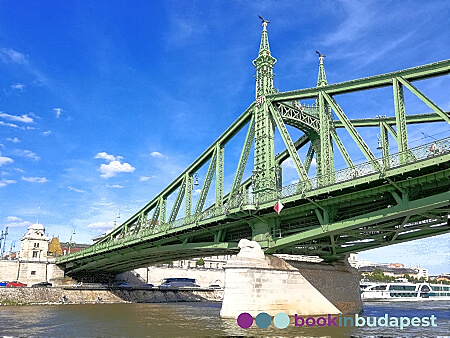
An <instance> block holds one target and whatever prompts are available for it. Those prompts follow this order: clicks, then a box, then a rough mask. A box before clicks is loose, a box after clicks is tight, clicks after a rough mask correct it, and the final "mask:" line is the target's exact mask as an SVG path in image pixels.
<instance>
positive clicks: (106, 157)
mask: <svg viewBox="0 0 450 338" xmlns="http://www.w3.org/2000/svg"><path fill="white" fill-rule="evenodd" d="M94 158H100V159H103V160H107V161H114V160H116V157H115V156H114V155H110V154H107V153H106V152H104V151H103V152H101V153H98V154H97V155H95V157H94Z"/></svg>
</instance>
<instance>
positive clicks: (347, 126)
mask: <svg viewBox="0 0 450 338" xmlns="http://www.w3.org/2000/svg"><path fill="white" fill-rule="evenodd" d="M323 96H324V98H325V100H326V101H327V102H328V104H329V105H330V106H331V108H333V110H334V112H335V113H336V115H337V116H338V118H339V120H340V121H341V122H342V124H344V126H345V129H347V131H348V133H349V134H350V136H351V137H352V139H353V140H354V141H355V142H356V144H357V146H358V148H359V149H360V150H361V152H362V153H363V154H364V156H365V157H366V158H367V160H368V161H369V162H370V163H371V164H372V166H373V167H374V168H375V169H376V170H380V169H381V168H380V164H379V163H378V161H377V159H376V157H375V156H374V155H373V153H372V151H371V150H370V148H369V147H368V146H367V144H366V142H364V140H363V139H362V137H361V136H360V135H359V133H358V131H357V130H356V128H355V127H353V125H352V123H351V122H350V120H349V119H348V117H347V116H346V115H345V114H344V112H343V111H342V109H341V107H339V105H338V104H337V102H336V101H335V100H334V99H333V98H332V97H331V96H329V95H328V94H327V93H326V92H323Z"/></svg>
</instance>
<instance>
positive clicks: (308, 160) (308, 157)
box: [305, 143, 314, 173]
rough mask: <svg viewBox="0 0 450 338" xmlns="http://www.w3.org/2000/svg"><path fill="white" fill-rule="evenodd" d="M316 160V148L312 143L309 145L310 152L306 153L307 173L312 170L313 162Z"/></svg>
mask: <svg viewBox="0 0 450 338" xmlns="http://www.w3.org/2000/svg"><path fill="white" fill-rule="evenodd" d="M313 158H314V147H313V145H312V143H311V144H310V145H309V148H308V152H307V153H306V160H305V170H306V173H308V172H309V168H311V162H312V160H313Z"/></svg>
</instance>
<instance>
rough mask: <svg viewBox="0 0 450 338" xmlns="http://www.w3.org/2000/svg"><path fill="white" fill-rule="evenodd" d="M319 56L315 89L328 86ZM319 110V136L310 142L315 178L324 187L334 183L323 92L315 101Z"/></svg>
mask: <svg viewBox="0 0 450 338" xmlns="http://www.w3.org/2000/svg"><path fill="white" fill-rule="evenodd" d="M318 54H319V75H318V76H317V87H325V86H327V85H328V82H327V76H326V74H325V66H324V64H323V58H324V57H325V56H324V55H322V54H320V53H318ZM316 101H317V102H316V105H317V106H318V108H319V121H320V134H319V135H318V136H319V139H318V140H311V142H312V144H313V145H315V146H316V147H315V148H316V160H317V173H316V174H317V176H318V177H322V179H321V184H323V185H326V184H330V183H333V181H334V175H333V174H334V156H333V141H332V136H331V132H332V130H334V126H333V119H332V116H331V109H330V106H329V105H328V103H327V102H326V100H325V98H324V95H323V91H319V96H318V98H317V100H316Z"/></svg>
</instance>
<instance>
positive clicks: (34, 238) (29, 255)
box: [0, 222, 64, 285]
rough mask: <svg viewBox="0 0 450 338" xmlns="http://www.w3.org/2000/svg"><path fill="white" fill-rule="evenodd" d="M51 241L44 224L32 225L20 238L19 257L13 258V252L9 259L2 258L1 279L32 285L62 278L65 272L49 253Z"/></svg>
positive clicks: (0, 265)
mask: <svg viewBox="0 0 450 338" xmlns="http://www.w3.org/2000/svg"><path fill="white" fill-rule="evenodd" d="M49 243H50V238H49V237H48V236H47V235H46V234H45V227H44V226H43V225H42V224H40V223H39V222H36V223H35V224H32V225H30V226H29V227H28V229H27V232H26V233H25V235H23V237H22V238H21V240H20V251H19V257H18V259H11V258H12V257H13V255H12V254H11V255H10V259H9V260H0V280H4V281H20V282H22V283H26V284H29V285H31V284H34V283H39V282H44V281H48V282H52V280H55V279H62V278H63V277H64V272H63V271H62V270H61V269H60V268H59V267H57V266H56V264H55V257H54V255H53V254H52V252H50V253H49Z"/></svg>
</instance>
